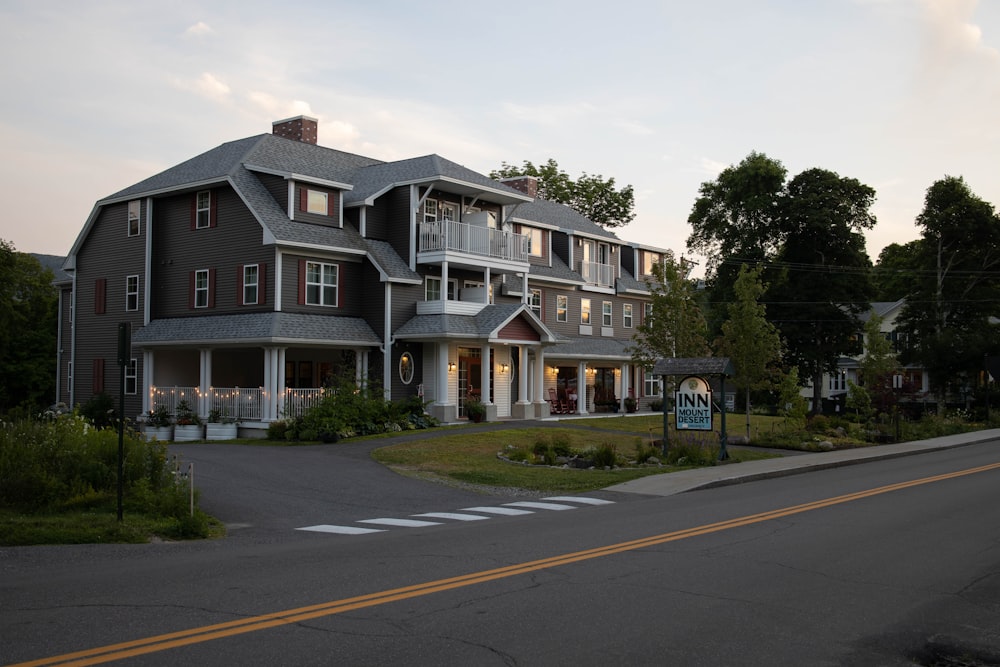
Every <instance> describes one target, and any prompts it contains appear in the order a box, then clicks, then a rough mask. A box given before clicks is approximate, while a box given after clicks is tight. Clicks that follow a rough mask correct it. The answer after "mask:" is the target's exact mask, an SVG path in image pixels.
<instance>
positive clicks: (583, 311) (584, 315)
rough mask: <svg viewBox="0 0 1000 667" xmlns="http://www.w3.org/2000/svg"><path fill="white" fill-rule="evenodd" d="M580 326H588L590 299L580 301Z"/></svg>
mask: <svg viewBox="0 0 1000 667" xmlns="http://www.w3.org/2000/svg"><path fill="white" fill-rule="evenodd" d="M580 324H590V299H580Z"/></svg>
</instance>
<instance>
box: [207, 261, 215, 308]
mask: <svg viewBox="0 0 1000 667" xmlns="http://www.w3.org/2000/svg"><path fill="white" fill-rule="evenodd" d="M208 307H209V308H215V269H209V270H208Z"/></svg>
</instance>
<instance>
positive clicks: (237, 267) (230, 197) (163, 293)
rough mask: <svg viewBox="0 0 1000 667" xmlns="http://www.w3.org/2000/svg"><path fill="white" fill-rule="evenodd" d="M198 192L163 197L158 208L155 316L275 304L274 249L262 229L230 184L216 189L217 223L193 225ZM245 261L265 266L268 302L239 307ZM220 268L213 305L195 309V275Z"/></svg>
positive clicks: (243, 309)
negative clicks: (192, 299)
mask: <svg viewBox="0 0 1000 667" xmlns="http://www.w3.org/2000/svg"><path fill="white" fill-rule="evenodd" d="M193 196H194V195H193V194H184V195H177V196H172V197H165V198H163V199H158V200H157V201H156V202H155V204H154V207H153V215H154V223H153V263H152V272H153V276H152V299H151V301H152V307H153V308H152V313H151V316H152V317H153V319H158V318H163V317H190V316H193V315H226V314H234V313H245V312H252V311H254V310H257V311H260V310H270V309H272V308H273V307H274V297H273V288H272V285H273V284H274V279H273V278H274V276H273V274H274V251H273V250H272V249H271V248H270V247H265V246H264V245H262V243H263V229H262V228H261V226H260V223H258V222H257V221H256V219H254V217H253V216H252V215H251V214H250V212H249V211H248V210H247V208H246V206H245V205H244V204H243V201H242V200H241V199H240V198H239V196H237V195H236V193H235V192H233V190H232V189H230V188H216V189H214V190H212V196H213V197H214V198H216V199H217V202H218V204H217V210H216V224H215V226H213V227H209V228H206V229H191V198H192V197H193ZM244 264H260V265H264V267H265V268H264V293H265V297H264V303H263V304H261V305H258V306H242V305H239V300H238V299H239V294H238V287H239V282H240V275H241V274H240V272H241V271H242V266H243V265H244ZM203 269H208V270H212V269H214V271H215V286H214V307H211V308H191V307H190V289H191V273H192V272H194V271H198V270H203Z"/></svg>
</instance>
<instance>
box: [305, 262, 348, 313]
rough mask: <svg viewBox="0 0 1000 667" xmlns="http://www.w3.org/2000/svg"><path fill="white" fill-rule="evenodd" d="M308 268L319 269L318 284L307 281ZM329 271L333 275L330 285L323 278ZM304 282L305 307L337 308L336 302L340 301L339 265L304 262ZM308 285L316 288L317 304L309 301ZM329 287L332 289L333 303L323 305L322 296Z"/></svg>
mask: <svg viewBox="0 0 1000 667" xmlns="http://www.w3.org/2000/svg"><path fill="white" fill-rule="evenodd" d="M310 266H318V267H320V268H319V282H310V281H309V267H310ZM329 269H332V270H333V271H332V272H333V273H334V274H335V280H334V282H332V283H327V282H326V281H325V278H326V275H327V271H328V270H329ZM305 282H306V294H305V297H306V305H309V306H325V307H328V308H337V307H338V302H339V300H340V265H339V264H327V263H325V262H306V275H305ZM310 285H312V286H315V287H318V293H319V301H318V302H315V303H314V302H312V301H310V300H309V286H310ZM331 287H332V288H333V303H325V301H324V298H323V296H324V294H325V293H326V288H331Z"/></svg>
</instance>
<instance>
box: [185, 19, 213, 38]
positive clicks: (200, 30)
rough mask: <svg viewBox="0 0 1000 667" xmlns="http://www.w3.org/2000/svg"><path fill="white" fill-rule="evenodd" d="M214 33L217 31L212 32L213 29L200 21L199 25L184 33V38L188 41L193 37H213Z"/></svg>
mask: <svg viewBox="0 0 1000 667" xmlns="http://www.w3.org/2000/svg"><path fill="white" fill-rule="evenodd" d="M214 32H215V31H214V30H212V27H211V26H209V25H208V24H207V23H204V22H203V21H198V22H197V23H195V24H194V25H192V26H190V27H188V29H187V30H185V31H184V37H185V38H186V39H189V38H193V37H203V36H205V35H211V34H212V33H214Z"/></svg>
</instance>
